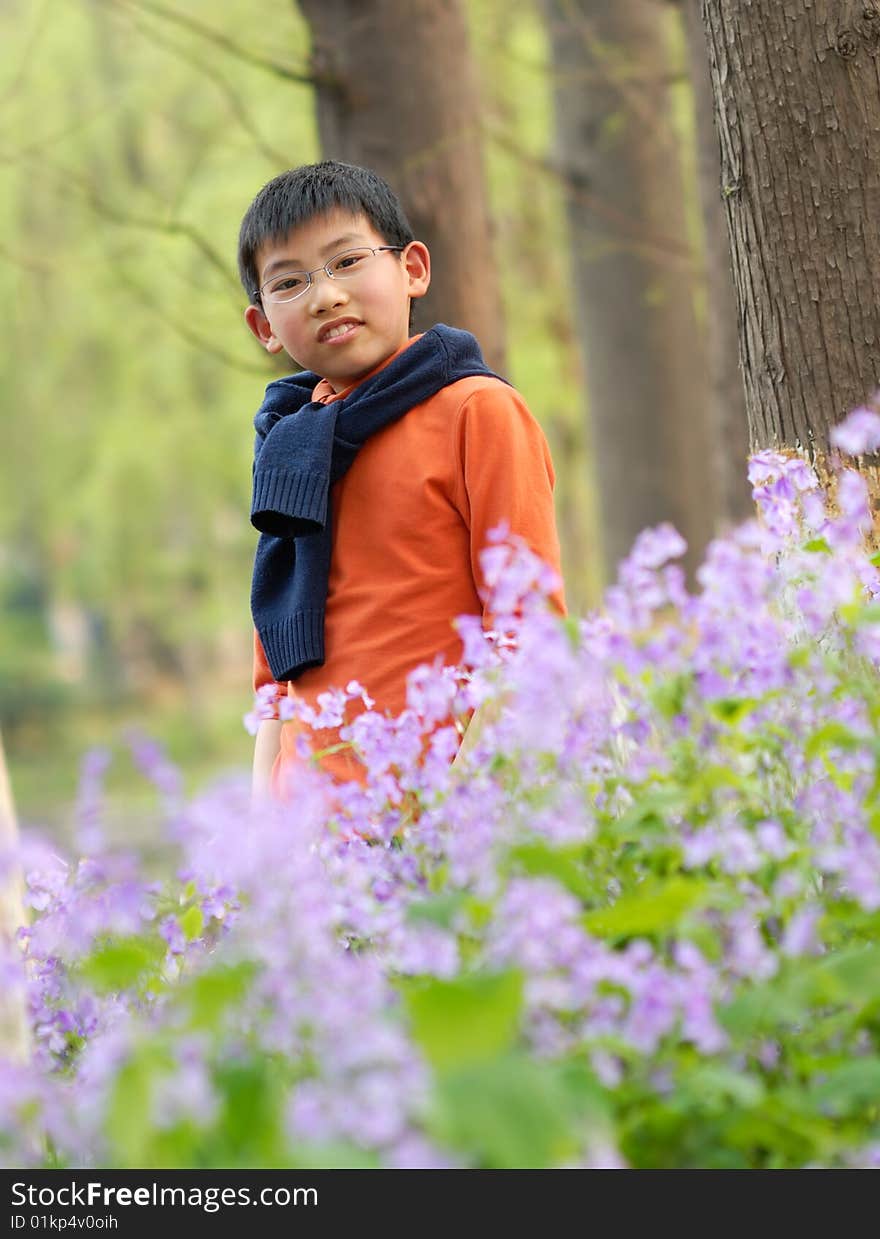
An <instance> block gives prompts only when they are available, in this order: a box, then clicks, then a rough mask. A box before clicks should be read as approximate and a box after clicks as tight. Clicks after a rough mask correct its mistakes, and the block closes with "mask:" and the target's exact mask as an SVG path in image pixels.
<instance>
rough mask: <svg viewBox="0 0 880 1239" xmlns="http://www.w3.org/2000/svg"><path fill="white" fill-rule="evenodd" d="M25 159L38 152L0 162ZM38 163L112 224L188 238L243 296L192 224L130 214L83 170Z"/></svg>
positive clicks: (5, 155)
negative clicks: (107, 198)
mask: <svg viewBox="0 0 880 1239" xmlns="http://www.w3.org/2000/svg"><path fill="white" fill-rule="evenodd" d="M23 159H24V160H36V155H35V154H34V153H32V152H30V151H25V152H21V151H18V152H15V153H14V154H9V153H7V152H4V151H0V163H8V164H15V163H20V162H21V161H22V160H23ZM39 165H40V168H41V169H43V170H49V171H50V172H53V173H54V174H55V175H56V176H57V177H58V178H59V179H60V180H62V181H63V183H64V187H65V189H68V188H69V187H70V186H71V185H75V186H76V187H77V189H79V191H80V192H81V193H82V195H83V197H84V198H85V199H86V200H87V202H88V203H89V205H90V206H91V208H92V210H93V211H94V212H95V213H96V214H97V215H100V216H101V217H102V218H103V219H108V220H110V221H111V222H112V223H114V224H119V225H121V226H122V227H125V228H141V229H143V230H144V231H147V232H158V233H164V234H165V235H166V236H181V237H186V238H187V239H188V240H189V241H191V242H192V244H193V245H194V246H195V247H196V249H197V250H198V251H199V253H200V254H201V255H202V257H203V258H204V259H205V261H206V262H207V263H208V264H209V265H210V266H211V267H213V268H214V270H215V271H217V272H218V273H219V274H220V275H221V276H222V277H223V280H224V282H225V283H226V284H227V286H228V287H229V289H230V291H233V292H234V293H235V294H236V296H238V295H240V290H239V284H238V279H237V278H236V276H235V274H234V273H233V272H232V271H231V270H230V268H229V266H228V264H227V263H226V262H225V261H224V260H223V258H222V257H221V256H220V254H218V253H217V251H216V250H215V249H214V247H213V246H212V245H211V244H210V242H209V241H208V240H207V239H206V238H205V237H204V236H202V234H201V233H200V232H199V230H198V229H197V228H196V227H195V226H194V225H193V224H189V223H187V222H186V221H185V220H181V219H169V220H161V219H155V218H151V217H149V216H142V215H130V214H127V213H126V212H125V211H121V210H120V209H119V208H118V207H115V206H113V204H112V203H110V202H107V201H105V200H104V199H103V198H102V197H101V196H100V195H99V193H98V191H97V189H96V188H95V186H94V185H93V184H92V183H91V182H90V181H89V180H88V179H87V178H86V177H84V176H82V174H81V173H78V172H74V171H73V170H72V169H70V168H65V167H63V166H61V165H60V164H53V163H50V162H49V161H47V160H46V159H45V157H43V156H41V157H40V159H39Z"/></svg>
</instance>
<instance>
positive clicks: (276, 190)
mask: <svg viewBox="0 0 880 1239" xmlns="http://www.w3.org/2000/svg"><path fill="white" fill-rule="evenodd" d="M336 209H339V210H342V211H350V212H351V214H352V215H365V216H366V217H367V219H368V220H369V221H370V223H371V224H372V225H373V227H374V228H375V229H376V231H377V232H378V233H379V235H380V236H381V238H382V240H383V241H384V242H385V243H386V245H409V243H410V241H412V240H414V236H413V231H412V228H411V227H410V223H409V220H408V219H407V218H406V215H405V214H404V210H403V207H402V206H401V205H400V201H399V199H398V198H397V195H396V194H395V193H394V191H393V190H392V188H391V186H390V185H389V184H388V183H387V181H384V180H383V179H382V177H381V176H379V174H378V173H377V172H373V171H372V170H371V169H370V168H360V167H358V166H357V165H356V164H350V163H339V162H338V161H337V160H335V159H325V160H323V161H322V162H321V163H314V164H304V165H303V166H302V167H300V168H291V169H290V170H289V171H287V172H282V173H281V175H280V176H276V177H275V179H274V180H272V181H270V182H269V183H268V185H264V186H263V188H262V189H261V190H260V192H259V193H258V194H257V196H256V198H254V200H253V202H252V203H251V205H250V206H249V207H248V209H247V212H246V213H245V217H244V219H243V220H242V221H241V230H240V232H239V235H238V273H239V275H240V277H241V282H242V284H243V285H244V288H245V291H246V292H247V294H248V297H249V298H250V300H251V301H252V302H253V303H254V304H255V305H259V304H260V294H259V288H258V285H259V279H260V275H259V271H258V270H257V254H258V252H259V250H260V247H261V246H262V245H265V244H266V242H267V241H268V242H270V243H271V242H278V241H283V240H284V238H285V237H286V236H287V235H288V234H289V233H290V232H292V231H293V229H294V228H298V227H300V226H301V225H302V224H305V223H307V222H308V221H309V220H311V219H315V218H316V217H317V216H321V215H327V214H328V213H329V212H330V211H333V210H336Z"/></svg>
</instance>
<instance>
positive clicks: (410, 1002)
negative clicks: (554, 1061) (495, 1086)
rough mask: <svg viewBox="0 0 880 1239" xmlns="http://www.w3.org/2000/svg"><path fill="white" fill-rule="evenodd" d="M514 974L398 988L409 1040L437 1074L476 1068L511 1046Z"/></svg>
mask: <svg viewBox="0 0 880 1239" xmlns="http://www.w3.org/2000/svg"><path fill="white" fill-rule="evenodd" d="M522 991H523V979H522V976H521V974H520V973H519V972H514V971H510V972H499V973H478V974H474V975H471V976H463V977H458V978H456V979H455V980H454V981H439V980H430V981H420V982H418V983H417V984H416V985H406V986H405V987H404V997H405V1000H406V1006H407V1010H408V1012H409V1017H410V1021H411V1023H412V1030H413V1036H414V1037H415V1040H416V1041H417V1042H418V1044H419V1045H420V1046H421V1048H422V1049H423V1050H424V1052H425V1054H426V1055H427V1057H428V1059H429V1061H430V1062H431V1063H432V1064H433V1065H434V1067H436V1068H438V1069H447V1068H450V1067H459V1066H463V1065H465V1064H470V1063H475V1062H482V1061H484V1060H486V1059H490V1058H493V1057H494V1056H495V1055H497V1054H501V1053H503V1052H504V1051H506V1050H508V1049H509V1048H510V1047H511V1046H512V1045H513V1043H514V1041H515V1039H516V1035H517V1031H518V1028H519V1021H520V1013H521V1010H522Z"/></svg>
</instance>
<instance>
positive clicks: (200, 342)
mask: <svg viewBox="0 0 880 1239" xmlns="http://www.w3.org/2000/svg"><path fill="white" fill-rule="evenodd" d="M120 280H121V282H122V283H123V284H124V285H125V287H126V288H127V289H128V291H129V292H130V293H131V294H132V296H133V297H134V298H135V300H137V301H139V302H140V303H141V305H143V306H146V308H147V309H148V310H150V311H151V312H152V313H153V314H155V315H156V317H157V318H159V319H161V321H162V322H163V323H165V325H166V326H167V327H170V328H171V330H172V331H173V332H174V333H175V334H176V335H178V336H180V337H181V338H182V339H184V340H186V342H187V343H188V344H191V345H192V346H193V348H195V349H196V350H197V351H198V352H199V354H200V355H201V356H208V357H214V358H216V360H217V361H219V362H221V363H222V364H223V365H224V366H227V367H228V368H229V369H230V370H239V371H241V372H242V373H243V374H258V375H259V376H260V377H261V378H263V379H267V378H268V377H270V376H269V371H268V370H267V367H266V366H265V365H262V366H261V365H258V364H257V363H256V362H248V361H243V360H242V359H241V358H240V357H236V356H235V355H234V354H232V353H227V352H226V351H225V350H224V349H222V348H218V347H217V345H216V344H214V343H212V342H211V341H210V340H208V339H206V338H205V337H204V336H201V335H199V333H198V332H197V331H193V329H192V327H191V326H189V324H188V323H186V322H182V321H181V320H180V319H177V318H175V317H174V316H173V315H172V314H169V313H168V311H167V310H166V309H165V307H164V306H163V305H162V304H161V302H159V301H157V299H156V298H155V297H154V296H153V295H152V293H149V292H148V291H147V290H146V289H145V288H144V287H143V285H142V284H139V283H138V282H137V281H136V280H135V279H133V278H132V276H131V274H130V273H129V272H126V271H124V270H121V271H120Z"/></svg>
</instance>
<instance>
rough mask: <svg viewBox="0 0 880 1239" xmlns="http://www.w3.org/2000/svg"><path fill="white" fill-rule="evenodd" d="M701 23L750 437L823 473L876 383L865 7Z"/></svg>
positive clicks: (813, 0) (876, 277)
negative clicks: (831, 439) (844, 422)
mask: <svg viewBox="0 0 880 1239" xmlns="http://www.w3.org/2000/svg"><path fill="white" fill-rule="evenodd" d="M703 19H704V23H705V28H706V33H707V36H708V42H709V52H710V60H711V69H712V84H713V91H714V97H715V110H716V117H717V122H718V128H719V132H720V136H721V154H722V176H723V182H724V198H725V203H726V213H727V224H728V229H729V234H730V245H731V251H732V255H733V271H734V279H735V283H736V292H737V299H738V303H739V330H740V353H741V357H742V367H743V375H744V380H745V392H746V409H747V413H748V420H749V430H750V436H751V440H752V443H753V445H754V446H756V447H761V448H765V447H772V448H789V449H793V450H797V451H805V452H806V453H808V454H809V456H810V457H811V458H812V459H813V460H814V462H815V463H817V464H818V465H819V466H820V471H823V470H822V468H821V466H822V461H823V457H824V456H825V454H826V452H827V450H828V433H829V430H830V428H831V427H832V426H833V425H834V423H835V422H837V421H838V420H839V419H840V418H841V416H842V415H844V414H846V413H847V412H848V411H849V410H850V409H851V408H853V407H854V406H856V405H859V404H862V403H863V402H864V401H865V398H866V397H867V396H870V394H871V393H872V392H873V391H874V389H876V388H877V386H878V385H880V291H878V290H880V158H878V152H880V4H878V3H877V0H703ZM874 489H875V494H876V487H875V488H874Z"/></svg>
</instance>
